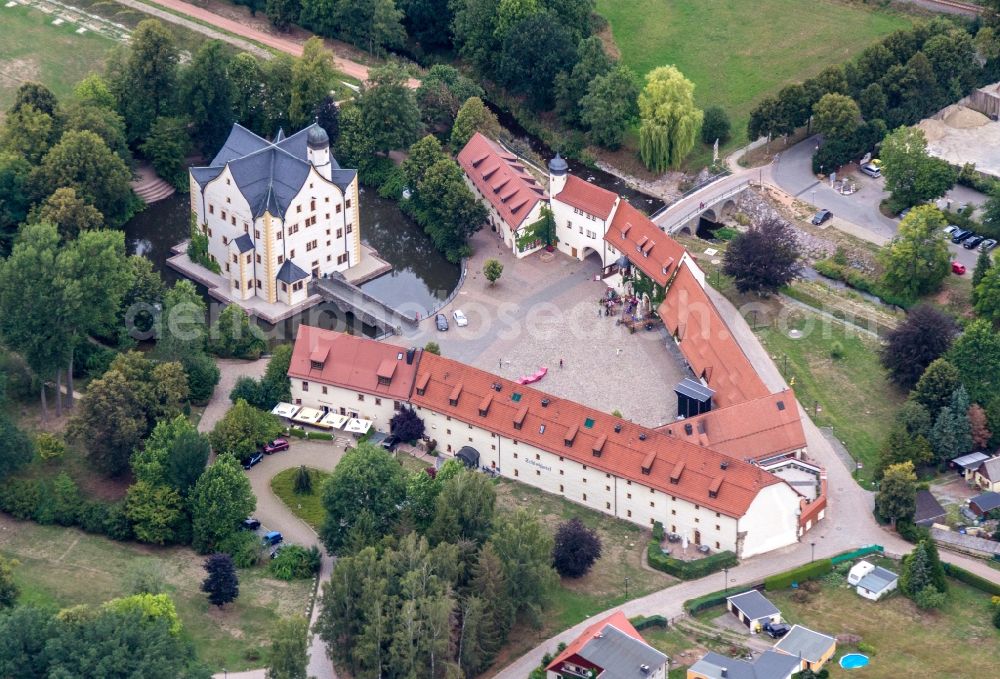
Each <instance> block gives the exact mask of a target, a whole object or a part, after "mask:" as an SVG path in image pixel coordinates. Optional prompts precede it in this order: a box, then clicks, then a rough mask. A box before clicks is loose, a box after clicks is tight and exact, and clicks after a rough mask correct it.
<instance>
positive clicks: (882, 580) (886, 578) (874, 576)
mask: <svg viewBox="0 0 1000 679" xmlns="http://www.w3.org/2000/svg"><path fill="white" fill-rule="evenodd" d="M896 580H899V576H898V575H896V574H895V573H893V572H892V571H890V570H886V569H885V568H882V567H881V566H875V569H874V570H873V571H871V572H870V573H868V575H866V576H865V577H863V578H861V580H860V581H859V582H858V587H860V588H862V589H867V590H868V591H869V592H875V593H876V594H878V593H879V592H881V591H882V590H884V589H885V588H886V587H888V586H889V585H891V584H892V583H894V582H896Z"/></svg>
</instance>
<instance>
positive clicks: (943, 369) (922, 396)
mask: <svg viewBox="0 0 1000 679" xmlns="http://www.w3.org/2000/svg"><path fill="white" fill-rule="evenodd" d="M961 384H962V382H961V377H960V376H959V372H958V369H957V368H955V366H954V364H953V363H951V362H950V361H949V360H948V359H947V358H938V359H935V360H934V361H932V362H931V364H930V365H929V366H927V369H926V370H924V374H923V375H921V376H920V379H919V380H918V381H917V386H916V387H914V390H913V396H912V398H913V399H914V400H916V401H917V402H918V403H920V404H922V405H923V406H924V407H925V408H927V412H929V413H931V414H932V415H936V413H937V412H938V411H939V410H940V409H941V408H943V407H945V406H946V405H948V404H949V402H950V401H951V395H952V394H954V393H955V390H956V389H958V387H959V386H960V385H961Z"/></svg>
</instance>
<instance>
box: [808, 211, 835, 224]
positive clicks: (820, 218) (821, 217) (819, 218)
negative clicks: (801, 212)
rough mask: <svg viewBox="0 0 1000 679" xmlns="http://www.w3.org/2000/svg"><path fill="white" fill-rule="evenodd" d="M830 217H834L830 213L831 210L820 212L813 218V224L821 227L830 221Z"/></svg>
mask: <svg viewBox="0 0 1000 679" xmlns="http://www.w3.org/2000/svg"><path fill="white" fill-rule="evenodd" d="M830 217H833V213H832V212H830V211H829V210H820V211H819V212H817V213H816V214H815V215H814V216H813V219H812V223H813V224H815V225H816V226H819V225H820V224H822V223H823V222H825V221H826V220H828V219H830Z"/></svg>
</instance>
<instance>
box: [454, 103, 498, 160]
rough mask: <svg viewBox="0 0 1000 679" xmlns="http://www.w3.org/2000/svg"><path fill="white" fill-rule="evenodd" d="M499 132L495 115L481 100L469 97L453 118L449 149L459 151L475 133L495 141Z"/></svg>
mask: <svg viewBox="0 0 1000 679" xmlns="http://www.w3.org/2000/svg"><path fill="white" fill-rule="evenodd" d="M500 130H501V128H500V123H499V122H498V121H497V117H496V114H495V113H493V111H491V110H489V109H488V108H486V104H484V103H483V100H482V99H480V98H479V97H469V98H468V99H466V100H465V103H464V104H462V107H461V108H460V109H458V113H457V114H456V116H455V124H454V125H453V126H452V128H451V148H452V149H454V150H455V151H460V150H461V149H462V148H463V147H464V146H465V145H466V144H468V143H469V140H470V139H472V135H473V134H475V133H476V132H479V133H480V134H482V135H483V136H484V137H488V138H489V139H496V138H497V137H498V136H500Z"/></svg>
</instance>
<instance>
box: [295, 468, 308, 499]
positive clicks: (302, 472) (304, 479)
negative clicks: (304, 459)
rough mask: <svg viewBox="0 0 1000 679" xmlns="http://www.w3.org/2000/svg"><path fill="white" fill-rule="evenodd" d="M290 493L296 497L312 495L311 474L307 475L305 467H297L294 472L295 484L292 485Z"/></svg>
mask: <svg viewBox="0 0 1000 679" xmlns="http://www.w3.org/2000/svg"><path fill="white" fill-rule="evenodd" d="M292 492H294V493H295V494H296V495H312V493H313V484H312V474H310V473H309V470H308V469H306V467H305V465H299V468H298V470H297V471H296V472H295V483H294V484H293V487H292Z"/></svg>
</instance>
